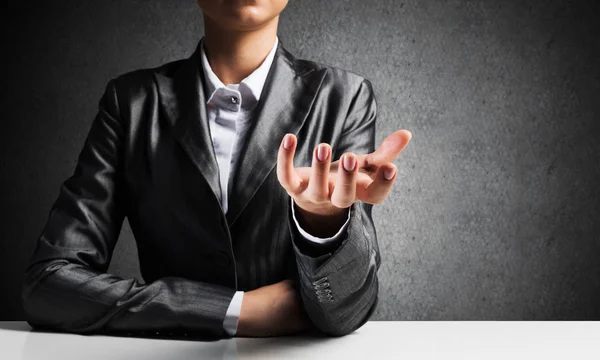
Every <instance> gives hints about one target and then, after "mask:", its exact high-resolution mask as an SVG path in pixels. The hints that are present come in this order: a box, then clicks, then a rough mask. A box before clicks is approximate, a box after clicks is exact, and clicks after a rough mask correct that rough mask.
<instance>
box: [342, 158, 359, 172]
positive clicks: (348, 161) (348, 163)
mask: <svg viewBox="0 0 600 360" xmlns="http://www.w3.org/2000/svg"><path fill="white" fill-rule="evenodd" d="M343 165H344V170H346V171H354V167H355V166H356V159H354V156H348V155H344V161H343Z"/></svg>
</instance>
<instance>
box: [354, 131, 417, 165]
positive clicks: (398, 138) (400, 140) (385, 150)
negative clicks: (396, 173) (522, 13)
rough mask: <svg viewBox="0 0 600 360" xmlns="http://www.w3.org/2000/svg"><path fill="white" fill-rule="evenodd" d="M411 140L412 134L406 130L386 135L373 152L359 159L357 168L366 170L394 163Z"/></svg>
mask: <svg viewBox="0 0 600 360" xmlns="http://www.w3.org/2000/svg"><path fill="white" fill-rule="evenodd" d="M411 138H412V133H411V132H410V131H408V130H398V131H396V132H394V133H392V134H390V135H388V136H387V137H386V138H385V139H384V140H383V142H382V143H381V145H380V146H379V148H377V150H375V152H373V153H371V154H367V155H365V156H364V157H361V158H360V160H361V161H360V163H359V166H360V167H361V168H363V167H365V168H368V167H370V166H381V165H383V164H386V163H391V162H394V160H396V158H397V157H398V155H400V153H401V152H402V150H404V148H405V147H406V145H408V143H409V142H410V139H411Z"/></svg>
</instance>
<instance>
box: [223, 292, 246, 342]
mask: <svg viewBox="0 0 600 360" xmlns="http://www.w3.org/2000/svg"><path fill="white" fill-rule="evenodd" d="M243 298H244V292H243V291H236V292H235V294H234V295H233V298H232V299H231V302H230V303H229V307H228V308H227V312H226V313H225V320H223V328H224V329H225V332H227V333H228V334H229V336H235V334H236V333H237V327H238V321H239V319H240V312H241V310H242V299H243Z"/></svg>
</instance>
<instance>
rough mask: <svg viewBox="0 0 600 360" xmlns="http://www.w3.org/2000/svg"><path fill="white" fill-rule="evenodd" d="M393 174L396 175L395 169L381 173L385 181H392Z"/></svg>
mask: <svg viewBox="0 0 600 360" xmlns="http://www.w3.org/2000/svg"><path fill="white" fill-rule="evenodd" d="M394 174H396V170H395V169H385V171H384V172H383V177H385V179H386V180H392V179H393V178H394Z"/></svg>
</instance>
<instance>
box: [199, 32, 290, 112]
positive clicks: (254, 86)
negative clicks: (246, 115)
mask: <svg viewBox="0 0 600 360" xmlns="http://www.w3.org/2000/svg"><path fill="white" fill-rule="evenodd" d="M278 42H279V38H278V37H277V36H276V37H275V43H274V44H273V47H272V48H271V51H270V52H269V54H268V55H267V57H266V58H265V60H264V61H263V62H262V64H260V66H259V67H258V68H257V69H256V70H254V71H253V72H252V73H251V74H250V75H248V76H247V77H245V78H244V79H243V80H242V81H241V82H240V84H235V85H241V84H244V85H246V86H247V87H248V89H250V92H249V93H250V94H251V95H252V97H253V99H252V100H253V102H257V101H258V100H259V99H260V95H261V93H262V90H263V87H264V85H265V81H266V80H267V75H268V74H269V69H270V68H271V64H272V63H273V59H274V58H275V50H277V44H278ZM200 57H201V59H202V70H203V72H204V79H205V80H206V81H205V86H206V89H207V94H208V96H207V99H210V98H211V96H212V95H213V94H214V92H215V91H216V90H217V89H220V88H224V87H227V86H225V84H223V82H222V81H221V80H219V78H218V77H217V75H216V74H215V73H214V72H213V70H212V68H211V67H210V64H209V62H208V58H207V57H206V53H205V51H204V40H202V44H201V46H200ZM234 88H237V86H234ZM244 93H245V92H242V94H244ZM243 102H244V101H243Z"/></svg>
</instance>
